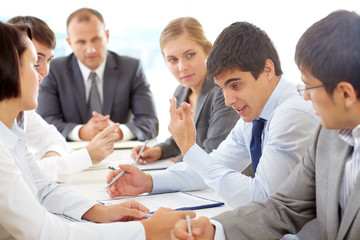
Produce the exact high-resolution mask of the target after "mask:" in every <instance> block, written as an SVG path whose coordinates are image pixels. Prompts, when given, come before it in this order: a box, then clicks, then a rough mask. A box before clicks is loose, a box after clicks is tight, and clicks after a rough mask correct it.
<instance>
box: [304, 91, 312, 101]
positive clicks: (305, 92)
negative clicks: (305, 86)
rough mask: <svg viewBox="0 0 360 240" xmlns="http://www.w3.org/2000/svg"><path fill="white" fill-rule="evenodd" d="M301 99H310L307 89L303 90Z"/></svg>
mask: <svg viewBox="0 0 360 240" xmlns="http://www.w3.org/2000/svg"><path fill="white" fill-rule="evenodd" d="M303 99H304V100H305V101H309V100H311V96H310V93H309V91H308V90H305V91H304V95H303Z"/></svg>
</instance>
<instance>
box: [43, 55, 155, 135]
mask: <svg viewBox="0 0 360 240" xmlns="http://www.w3.org/2000/svg"><path fill="white" fill-rule="evenodd" d="M103 79H104V80H103V109H102V114H104V115H106V114H109V115H110V119H111V120H112V121H113V122H117V123H121V124H125V125H126V126H127V127H128V128H129V129H130V130H131V131H132V132H133V133H134V135H135V136H136V138H137V139H138V140H145V139H151V138H154V137H156V136H157V134H158V119H157V115H156V110H155V104H154V100H153V97H152V93H151V92H150V85H149V83H148V82H147V80H146V76H145V73H144V71H143V69H142V67H141V64H140V61H139V60H137V59H134V58H130V57H125V56H119V55H117V54H116V53H114V52H110V51H108V55H107V62H106V66H105V71H104V77H103ZM38 102H39V103H38V107H37V109H36V111H37V112H38V113H39V114H40V115H41V116H42V117H43V118H44V119H45V120H46V121H47V122H48V123H50V124H54V125H55V126H56V127H57V129H58V130H59V132H61V134H62V135H63V136H64V137H67V136H68V134H69V133H70V132H71V131H72V129H73V128H74V127H75V126H76V125H78V124H85V123H86V122H87V121H88V120H89V116H88V112H87V102H86V99H85V86H84V80H83V77H82V74H81V71H80V68H79V65H78V63H77V59H76V57H75V55H74V54H70V55H69V56H67V57H61V58H57V59H55V60H53V61H52V63H51V65H50V73H49V75H48V76H47V77H46V78H44V80H43V81H42V83H41V84H40V87H39V98H38Z"/></svg>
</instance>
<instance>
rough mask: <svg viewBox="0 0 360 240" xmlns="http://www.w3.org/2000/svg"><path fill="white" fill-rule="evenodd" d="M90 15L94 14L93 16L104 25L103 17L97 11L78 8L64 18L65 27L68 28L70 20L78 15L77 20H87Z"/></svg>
mask: <svg viewBox="0 0 360 240" xmlns="http://www.w3.org/2000/svg"><path fill="white" fill-rule="evenodd" d="M90 15H94V16H95V17H97V18H98V19H99V20H100V22H101V23H103V24H104V26H105V21H104V18H103V16H102V15H101V14H100V13H99V12H98V11H96V10H94V9H91V8H80V9H78V10H76V11H75V12H73V13H71V14H70V15H69V17H68V18H67V20H66V29H68V28H69V24H70V22H71V20H73V18H75V17H78V21H79V22H82V21H85V22H89V21H90Z"/></svg>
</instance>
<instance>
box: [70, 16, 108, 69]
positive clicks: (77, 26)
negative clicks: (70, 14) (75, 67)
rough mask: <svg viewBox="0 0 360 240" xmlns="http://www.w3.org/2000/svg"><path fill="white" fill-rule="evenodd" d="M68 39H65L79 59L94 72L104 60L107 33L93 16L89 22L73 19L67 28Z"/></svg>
mask: <svg viewBox="0 0 360 240" xmlns="http://www.w3.org/2000/svg"><path fill="white" fill-rule="evenodd" d="M68 33H69V37H68V38H67V39H66V40H67V42H68V43H69V45H70V47H71V48H72V50H73V51H74V54H75V56H76V58H77V59H79V60H80V61H81V62H82V63H83V64H84V65H85V66H86V67H88V68H89V69H90V70H95V69H97V68H98V67H99V65H100V64H101V63H102V62H103V61H104V59H105V58H106V46H107V43H108V40H109V31H108V30H106V31H105V30H104V25H103V24H102V23H101V21H100V20H99V19H98V18H97V17H96V16H94V15H90V21H81V22H78V19H77V18H74V19H73V20H72V21H71V22H70V24H69V27H68Z"/></svg>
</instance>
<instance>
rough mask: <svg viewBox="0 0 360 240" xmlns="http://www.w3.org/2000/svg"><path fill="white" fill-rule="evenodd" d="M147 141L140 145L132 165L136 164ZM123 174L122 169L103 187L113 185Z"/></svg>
mask: <svg viewBox="0 0 360 240" xmlns="http://www.w3.org/2000/svg"><path fill="white" fill-rule="evenodd" d="M148 141H149V140H146V141H145V142H144V144H143V145H142V147H141V149H140V152H139V154H138V155H137V156H136V159H135V162H134V163H133V164H132V165H134V164H136V163H137V161H138V160H139V159H140V155H141V154H142V152H143V151H144V149H145V147H146V145H147V143H148ZM124 174H125V171H124V170H122V171H121V172H120V173H119V174H118V175H117V176H116V177H114V178H113V180H111V182H109V184H108V185H106V187H105V189H107V188H108V187H110V186H111V185H113V183H114V182H116V181H117V180H118V179H119V178H120V177H121V176H122V175H124Z"/></svg>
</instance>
